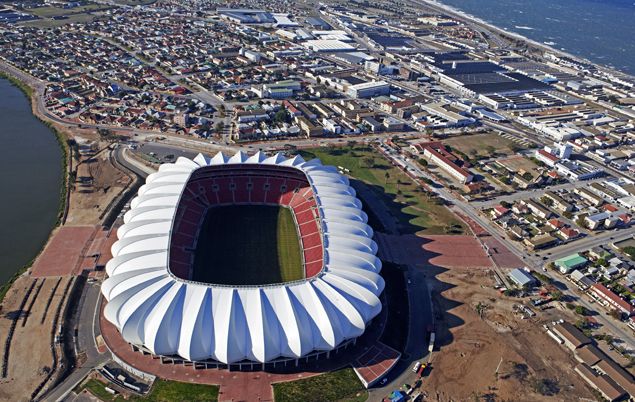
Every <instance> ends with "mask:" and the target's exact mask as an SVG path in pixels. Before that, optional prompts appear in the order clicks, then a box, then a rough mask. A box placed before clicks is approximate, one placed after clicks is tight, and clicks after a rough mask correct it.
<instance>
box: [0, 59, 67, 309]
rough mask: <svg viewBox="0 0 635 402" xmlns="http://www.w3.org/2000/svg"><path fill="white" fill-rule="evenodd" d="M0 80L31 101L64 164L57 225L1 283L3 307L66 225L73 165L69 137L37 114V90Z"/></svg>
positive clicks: (12, 79) (10, 77) (4, 76)
mask: <svg viewBox="0 0 635 402" xmlns="http://www.w3.org/2000/svg"><path fill="white" fill-rule="evenodd" d="M0 79H5V80H7V81H8V82H9V83H10V84H11V85H13V86H14V87H16V88H17V89H19V90H20V91H21V92H22V93H23V94H24V96H25V97H26V98H27V99H28V101H29V105H30V107H31V114H32V115H33V117H35V118H36V119H37V120H39V121H40V122H41V123H42V124H44V125H45V126H46V127H47V128H48V129H49V130H50V131H51V132H52V133H53V135H55V139H56V142H57V145H58V147H59V148H60V150H61V151H62V158H61V163H62V174H63V176H62V178H61V183H60V184H61V186H60V193H59V200H58V208H57V218H56V221H55V224H54V225H53V227H52V228H51V230H50V231H49V233H48V236H47V238H46V241H44V243H42V245H41V247H40V249H39V251H38V252H37V253H36V254H35V255H34V256H33V258H31V259H30V260H29V261H27V262H26V263H25V264H24V265H23V266H21V267H19V268H17V269H16V271H15V272H14V273H13V274H12V275H11V276H10V277H9V279H7V280H6V281H5V282H4V283H0V305H1V304H2V302H3V300H4V297H5V296H6V294H7V293H8V292H9V290H10V289H11V287H12V286H13V283H14V282H15V281H16V280H17V279H18V278H19V277H21V276H22V275H24V274H25V273H26V272H28V270H29V269H30V268H31V266H32V265H33V263H34V262H35V260H36V259H37V257H38V256H39V255H40V254H42V251H44V249H45V248H46V246H47V245H48V243H49V241H50V240H51V237H52V235H53V232H54V231H55V230H56V229H57V228H59V227H60V226H62V225H63V223H64V220H65V217H64V215H65V213H66V211H67V210H68V204H69V202H70V200H69V199H68V196H69V194H70V191H69V182H68V181H69V177H70V175H69V173H70V172H69V168H70V166H71V164H70V163H69V155H70V152H69V145H68V143H67V140H68V137H67V135H66V134H64V133H62V132H60V131H59V130H58V129H57V128H56V127H55V126H54V125H53V124H52V123H51V122H49V121H47V120H44V119H43V118H42V117H40V116H39V115H38V114H37V113H36V110H35V107H34V105H33V97H34V96H37V93H36V92H37V91H36V90H35V88H32V87H31V86H29V85H28V84H26V83H25V82H23V81H21V80H19V79H18V78H16V77H15V76H13V75H11V74H7V73H5V72H3V71H0Z"/></svg>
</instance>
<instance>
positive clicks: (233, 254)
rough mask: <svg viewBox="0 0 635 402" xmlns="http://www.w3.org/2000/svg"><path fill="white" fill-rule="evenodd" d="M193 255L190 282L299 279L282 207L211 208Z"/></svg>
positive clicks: (293, 234) (288, 216) (291, 230)
mask: <svg viewBox="0 0 635 402" xmlns="http://www.w3.org/2000/svg"><path fill="white" fill-rule="evenodd" d="M195 254H196V257H195V260H194V275H193V278H192V279H193V280H195V281H200V282H207V283H219V284H226V285H259V284H268V283H280V282H288V281H294V280H298V279H302V278H304V267H303V265H302V254H301V249H300V240H299V238H298V233H297V230H296V227H295V222H294V220H293V215H292V213H291V210H289V209H288V208H285V207H278V206H268V205H231V206H223V207H216V208H211V209H210V210H209V212H208V213H207V215H206V217H205V220H204V222H203V226H202V229H201V233H200V235H199V240H198V244H197V249H196V253H195Z"/></svg>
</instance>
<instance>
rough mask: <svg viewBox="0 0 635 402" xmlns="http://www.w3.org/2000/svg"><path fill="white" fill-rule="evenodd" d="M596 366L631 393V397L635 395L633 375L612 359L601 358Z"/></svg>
mask: <svg viewBox="0 0 635 402" xmlns="http://www.w3.org/2000/svg"><path fill="white" fill-rule="evenodd" d="M594 368H595V369H596V370H598V371H599V372H600V373H602V374H604V375H606V376H608V377H609V378H610V379H612V380H613V381H615V382H616V383H617V384H618V385H619V386H620V387H622V388H623V389H624V390H625V391H626V392H627V393H629V394H630V395H631V397H634V396H635V383H634V382H633V376H632V375H631V374H630V373H629V372H628V371H626V370H624V368H623V367H622V366H620V365H619V364H617V363H615V362H614V361H613V360H612V359H608V358H607V359H603V360H600V361H599V362H598V363H597V364H596V365H595V367H594Z"/></svg>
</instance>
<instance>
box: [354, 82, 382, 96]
mask: <svg viewBox="0 0 635 402" xmlns="http://www.w3.org/2000/svg"><path fill="white" fill-rule="evenodd" d="M347 94H348V96H350V97H351V98H355V99H358V98H372V97H375V96H381V95H389V94H390V84H389V83H387V82H386V81H372V82H364V83H362V84H356V85H351V86H349V87H348V91H347Z"/></svg>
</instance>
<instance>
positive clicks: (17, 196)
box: [0, 79, 62, 283]
mask: <svg viewBox="0 0 635 402" xmlns="http://www.w3.org/2000/svg"><path fill="white" fill-rule="evenodd" d="M61 158H62V151H61V150H60V148H59V146H58V144H57V140H56V139H55V135H54V134H53V133H52V132H51V130H50V129H49V128H48V127H47V126H45V125H44V124H42V122H40V121H39V120H38V119H36V118H35V117H34V116H33V115H32V114H31V106H30V104H29V101H28V100H27V98H26V96H24V94H23V93H22V92H21V91H20V90H19V89H18V88H16V87H14V86H12V85H11V83H9V81H7V80H4V79H0V283H4V282H6V280H7V279H9V278H10V277H11V276H12V275H13V274H14V273H15V272H16V271H17V270H18V269H20V268H21V267H22V266H24V265H25V264H26V263H28V262H29V261H30V260H31V259H32V258H33V257H35V255H36V254H37V253H38V252H39V251H40V249H41V248H42V246H43V245H44V243H45V242H46V240H47V238H48V235H49V234H50V232H51V229H53V227H54V225H55V222H56V219H57V211H58V206H59V200H60V196H59V195H60V186H61V180H62V166H61Z"/></svg>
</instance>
